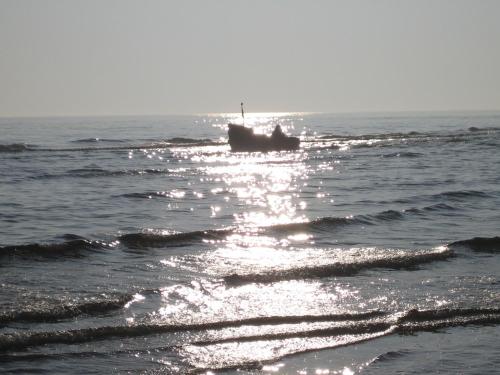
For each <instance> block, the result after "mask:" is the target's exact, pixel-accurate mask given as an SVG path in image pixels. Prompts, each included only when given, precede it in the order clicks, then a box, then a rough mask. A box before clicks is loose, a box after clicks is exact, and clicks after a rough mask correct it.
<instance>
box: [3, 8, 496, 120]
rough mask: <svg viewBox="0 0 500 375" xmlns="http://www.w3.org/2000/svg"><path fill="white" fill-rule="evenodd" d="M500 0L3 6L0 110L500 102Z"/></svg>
mask: <svg viewBox="0 0 500 375" xmlns="http://www.w3.org/2000/svg"><path fill="white" fill-rule="evenodd" d="M499 20H500V1H497V0H491V1H488V0H345V1H343V0H302V1H299V0H178V1H173V0H0V116H7V117H8V116H81V115H82V116H84V115H163V114H190V113H218V112H237V111H238V110H239V104H240V101H244V102H245V107H246V110H247V111H248V112H330V113H336V112H392V111H447V110H460V111H462V110H499V109H500V21H499Z"/></svg>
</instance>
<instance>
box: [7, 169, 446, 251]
mask: <svg viewBox="0 0 500 375" xmlns="http://www.w3.org/2000/svg"><path fill="white" fill-rule="evenodd" d="M74 172H75V173H77V174H78V173H83V174H84V175H86V173H90V174H93V173H97V174H99V173H101V170H100V169H97V170H92V169H85V170H83V171H80V170H74ZM135 173H165V172H164V171H163V170H146V171H140V172H139V171H136V172H135ZM165 194H167V193H165V192H152V193H131V194H125V195H122V196H126V197H132V198H145V197H149V196H158V197H163V196H167V195H165ZM449 210H454V207H452V206H449V205H447V204H444V203H440V204H435V205H431V206H426V207H422V208H411V209H408V210H404V211H395V210H386V211H382V212H379V213H374V214H367V215H357V216H349V217H322V218H318V219H315V220H312V221H305V222H298V223H288V224H277V225H271V226H264V227H258V228H256V231H255V233H256V234H273V235H277V236H284V235H287V234H290V233H297V232H304V231H307V232H325V231H328V232H329V231H331V230H332V229H335V228H340V227H342V226H349V225H377V224H380V223H385V222H390V221H395V220H402V219H404V218H405V217H407V216H408V215H423V214H425V213H426V212H432V211H449ZM242 230H245V228H241V229H240V228H236V227H228V228H222V229H207V230H197V231H191V232H171V233H165V234H164V233H128V234H124V235H121V236H119V237H117V238H116V240H115V241H113V242H105V241H95V240H88V239H85V238H83V237H78V236H77V238H71V240H70V241H66V242H62V243H55V244H39V243H33V244H27V245H12V246H4V247H0V256H6V255H7V256H13V255H18V256H21V257H22V256H27V255H34V256H44V257H49V256H59V255H66V256H74V257H77V256H80V252H81V251H83V250H102V249H107V248H113V247H115V246H117V245H118V243H120V244H123V245H124V246H127V247H129V248H147V247H151V248H155V247H173V246H185V245H190V244H195V243H200V242H203V241H212V240H218V241H222V240H225V239H226V238H227V236H229V235H231V234H237V233H239V232H241V231H242Z"/></svg>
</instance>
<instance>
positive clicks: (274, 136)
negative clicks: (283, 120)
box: [271, 124, 286, 139]
mask: <svg viewBox="0 0 500 375" xmlns="http://www.w3.org/2000/svg"><path fill="white" fill-rule="evenodd" d="M271 138H272V139H281V138H286V135H285V133H283V130H281V126H280V125H279V124H278V125H276V127H275V128H274V130H273V133H272V134H271Z"/></svg>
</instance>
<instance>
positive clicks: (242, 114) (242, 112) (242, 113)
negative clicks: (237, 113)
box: [241, 102, 245, 125]
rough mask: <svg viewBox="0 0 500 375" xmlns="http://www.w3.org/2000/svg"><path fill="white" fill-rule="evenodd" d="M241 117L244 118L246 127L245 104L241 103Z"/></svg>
mask: <svg viewBox="0 0 500 375" xmlns="http://www.w3.org/2000/svg"><path fill="white" fill-rule="evenodd" d="M241 117H242V118H243V125H245V111H244V110H243V102H241Z"/></svg>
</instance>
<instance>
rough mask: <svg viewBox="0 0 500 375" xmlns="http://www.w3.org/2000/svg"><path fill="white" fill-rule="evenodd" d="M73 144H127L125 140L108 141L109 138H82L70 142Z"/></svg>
mask: <svg viewBox="0 0 500 375" xmlns="http://www.w3.org/2000/svg"><path fill="white" fill-rule="evenodd" d="M70 142H72V143H96V142H106V143H123V142H126V141H125V140H123V139H107V138H97V137H96V138H82V139H75V140H74V141H70Z"/></svg>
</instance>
